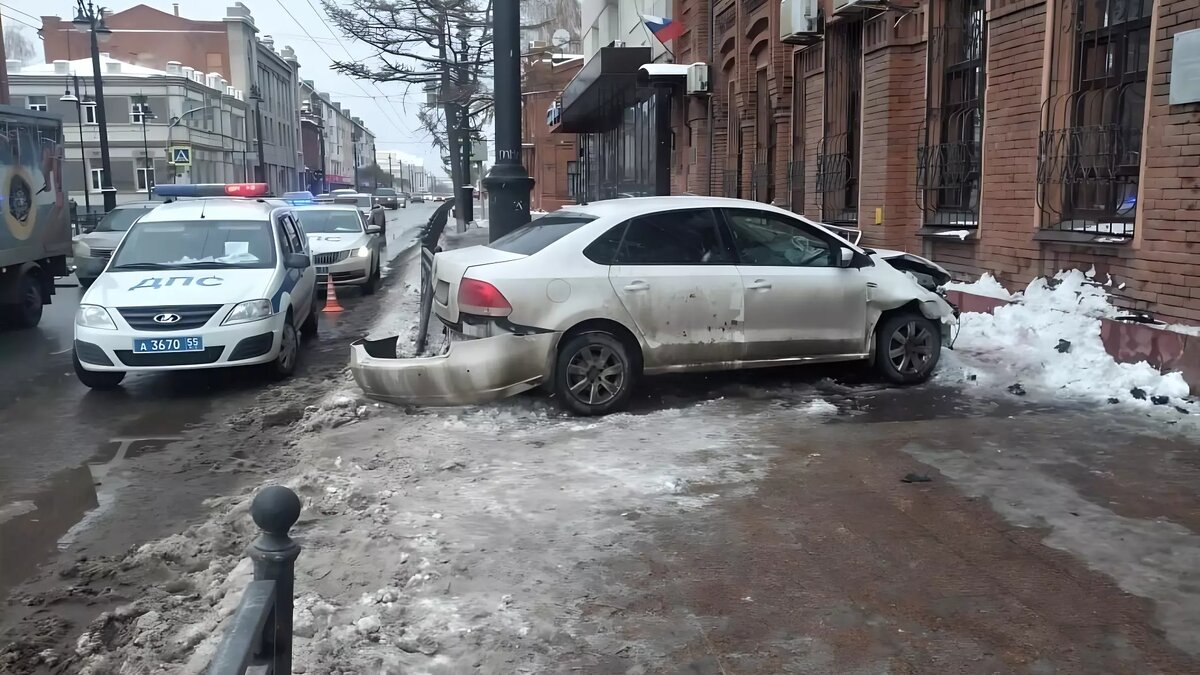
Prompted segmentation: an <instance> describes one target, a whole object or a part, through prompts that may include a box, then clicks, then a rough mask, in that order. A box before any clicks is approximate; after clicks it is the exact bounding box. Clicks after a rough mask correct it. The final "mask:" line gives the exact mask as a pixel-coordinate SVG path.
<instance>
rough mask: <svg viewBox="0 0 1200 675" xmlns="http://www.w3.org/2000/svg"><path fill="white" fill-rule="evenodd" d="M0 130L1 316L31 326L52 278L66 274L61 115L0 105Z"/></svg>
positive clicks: (46, 297)
mask: <svg viewBox="0 0 1200 675" xmlns="http://www.w3.org/2000/svg"><path fill="white" fill-rule="evenodd" d="M0 131H3V137H2V139H0V210H2V211H3V212H4V225H3V226H2V227H0V320H3V322H4V324H6V325H7V326H9V327H13V328H32V327H34V326H36V325H37V324H38V322H39V321H41V319H42V307H43V306H44V305H46V304H48V303H49V302H50V300H51V298H52V296H53V295H54V278H55V277H62V276H66V275H67V274H68V271H67V256H69V255H70V253H71V225H70V213H69V209H68V206H67V202H66V196H65V194H64V192H63V172H62V157H63V135H62V119H61V118H60V117H59V116H57V115H51V114H47V113H42V112H35V111H31V110H24V109H22V108H16V107H13V106H0Z"/></svg>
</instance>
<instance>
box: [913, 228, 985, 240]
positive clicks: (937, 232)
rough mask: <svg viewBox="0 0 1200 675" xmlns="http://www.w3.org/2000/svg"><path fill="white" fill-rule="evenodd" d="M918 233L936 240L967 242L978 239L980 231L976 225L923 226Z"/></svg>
mask: <svg viewBox="0 0 1200 675" xmlns="http://www.w3.org/2000/svg"><path fill="white" fill-rule="evenodd" d="M917 234H918V235H920V236H922V237H925V238H926V239H932V240H934V241H948V242H953V243H965V242H968V241H977V240H978V239H979V231H978V230H977V229H976V228H975V227H922V228H921V229H919V230H917Z"/></svg>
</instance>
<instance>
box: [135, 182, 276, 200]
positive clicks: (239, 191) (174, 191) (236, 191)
mask: <svg viewBox="0 0 1200 675" xmlns="http://www.w3.org/2000/svg"><path fill="white" fill-rule="evenodd" d="M270 191H271V187H270V186H269V185H267V184H266V183H202V184H198V185H155V186H154V194H155V195H157V196H159V197H263V196H265V195H267V194H268V193H270Z"/></svg>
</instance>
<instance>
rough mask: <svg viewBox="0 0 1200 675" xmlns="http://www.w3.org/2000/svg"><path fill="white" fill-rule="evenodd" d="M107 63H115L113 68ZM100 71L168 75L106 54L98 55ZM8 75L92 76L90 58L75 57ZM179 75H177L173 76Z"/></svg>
mask: <svg viewBox="0 0 1200 675" xmlns="http://www.w3.org/2000/svg"><path fill="white" fill-rule="evenodd" d="M62 63H65V64H66V67H67V68H66V70H67V72H62V71H61V70H60V67H59V64H62ZM109 64H117V65H116V67H115V69H114V67H113V66H110V65H109ZM100 72H101V73H102V74H104V75H128V76H132V77H154V76H158V77H167V76H169V75H170V73H168V72H167V71H165V70H158V69H156V68H147V67H146V66H139V65H137V64H133V63H126V62H125V61H120V60H117V59H114V58H112V57H111V56H109V55H108V54H101V55H100ZM8 74H9V75H79V76H87V77H91V76H92V60H91V59H90V58H89V59H75V60H74V61H58V62H56V63H35V64H33V65H28V66H21V68H20V69H17V70H15V71H14V70H13V69H11V68H10V69H9V71H8ZM175 77H179V76H175Z"/></svg>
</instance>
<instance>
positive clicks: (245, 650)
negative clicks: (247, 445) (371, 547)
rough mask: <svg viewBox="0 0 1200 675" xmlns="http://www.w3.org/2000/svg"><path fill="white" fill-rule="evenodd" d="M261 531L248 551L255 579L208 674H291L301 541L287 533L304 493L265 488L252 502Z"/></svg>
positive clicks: (271, 487) (255, 519)
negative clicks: (294, 606) (293, 613)
mask: <svg viewBox="0 0 1200 675" xmlns="http://www.w3.org/2000/svg"><path fill="white" fill-rule="evenodd" d="M250 517H252V518H253V519H254V523H255V524H256V525H258V528H259V530H261V531H262V533H261V534H260V535H259V536H258V538H257V539H256V540H254V543H252V544H251V545H250V547H249V549H248V550H247V555H249V556H250V559H251V560H253V561H254V581H252V582H250V583H249V584H247V585H246V590H245V591H244V592H243V593H242V602H241V604H239V605H238V608H237V611H236V612H234V614H233V620H232V621H231V622H230V624H229V627H228V628H227V629H226V630H225V637H224V638H223V639H222V640H221V645H220V646H219V647H218V648H217V653H216V655H214V656H213V660H212V661H211V662H210V663H209V666H208V675H243V674H244V673H245V674H253V675H275V674H279V675H290V673H291V672H292V604H293V602H294V594H295V585H296V558H297V557H299V555H300V545H299V544H297V543H296V542H294V541H292V538H291V537H290V536H288V533H289V532H290V531H291V529H292V526H293V525H295V524H296V521H297V520H298V519H299V518H300V498H299V497H297V496H296V493H295V492H292V491H291V490H289V489H288V488H286V487H283V486H282V485H272V486H270V487H266V488H263V489H262V490H261V491H259V493H258V494H257V495H255V497H254V501H253V502H251V504H250Z"/></svg>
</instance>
